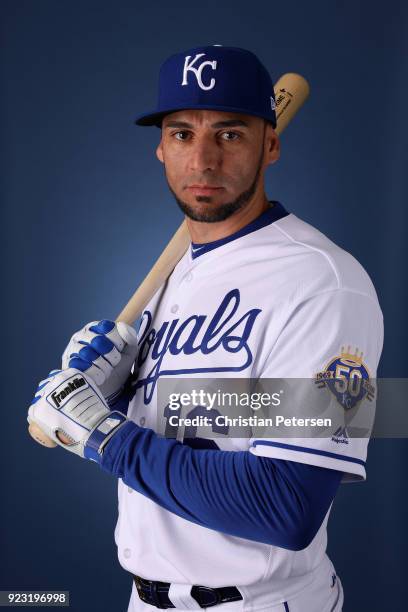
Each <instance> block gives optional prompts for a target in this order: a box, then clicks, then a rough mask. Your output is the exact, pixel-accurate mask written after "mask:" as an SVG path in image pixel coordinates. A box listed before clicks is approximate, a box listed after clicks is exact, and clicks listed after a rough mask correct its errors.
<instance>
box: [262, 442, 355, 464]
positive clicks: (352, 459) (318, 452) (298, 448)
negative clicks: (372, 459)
mask: <svg viewBox="0 0 408 612" xmlns="http://www.w3.org/2000/svg"><path fill="white" fill-rule="evenodd" d="M262 445H263V446H276V447H277V448H287V449H288V450H295V451H299V452H301V453H312V454H313V455H322V456H323V457H332V458H333V459H340V460H341V461H350V462H351V463H359V464H360V465H362V466H365V463H366V462H365V461H362V459H356V458H355V457H346V456H345V455H339V454H338V453H330V452H329V451H324V450H320V449H318V448H308V447H307V446H295V445H293V444H284V443H283V442H270V441H267V440H254V442H253V443H252V446H262Z"/></svg>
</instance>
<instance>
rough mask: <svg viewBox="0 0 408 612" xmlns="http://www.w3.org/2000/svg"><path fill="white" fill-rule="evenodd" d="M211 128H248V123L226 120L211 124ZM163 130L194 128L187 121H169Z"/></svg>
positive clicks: (238, 120) (240, 120)
mask: <svg viewBox="0 0 408 612" xmlns="http://www.w3.org/2000/svg"><path fill="white" fill-rule="evenodd" d="M211 127H212V128H215V129H220V128H230V127H248V123H247V122H246V121H243V120H242V119H228V120H226V121H217V123H213V124H212V125H211ZM165 128H185V129H192V128H194V125H193V124H192V123H188V121H169V122H168V123H167V124H166V125H165Z"/></svg>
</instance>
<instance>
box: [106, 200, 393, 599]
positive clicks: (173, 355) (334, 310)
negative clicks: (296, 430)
mask: <svg viewBox="0 0 408 612" xmlns="http://www.w3.org/2000/svg"><path fill="white" fill-rule="evenodd" d="M276 210H277V211H278V214H275V211H276ZM271 211H272V212H271ZM281 211H282V207H280V205H279V204H278V203H274V206H273V207H272V208H271V209H270V210H269V211H266V213H264V214H263V215H262V216H261V217H260V218H259V219H258V220H256V221H255V222H254V223H252V224H250V225H249V226H248V227H247V228H244V229H243V230H241V231H240V232H237V234H234V235H232V236H230V237H228V238H227V239H225V240H220V241H217V242H214V243H211V244H209V245H207V246H203V247H196V248H195V249H194V250H195V252H193V251H192V249H191V248H190V249H188V251H187V252H186V254H185V255H184V257H183V258H182V259H181V261H180V262H179V263H178V265H177V266H176V268H175V270H174V272H173V273H172V275H171V276H170V278H169V279H168V281H167V283H166V284H165V285H164V287H162V288H161V289H160V290H159V291H158V292H157V293H156V295H155V296H154V297H153V299H152V300H151V302H150V303H149V304H148V306H147V307H146V309H145V313H144V315H143V317H142V321H141V325H140V329H139V339H140V343H141V349H140V350H141V351H143V354H142V356H141V357H142V359H141V365H140V369H139V374H138V383H137V386H138V388H137V391H136V394H135V396H134V398H133V400H132V401H131V404H130V406H129V412H128V416H129V417H130V418H131V419H132V420H134V421H135V422H136V423H137V424H138V425H142V426H145V427H149V428H152V429H154V430H156V427H157V411H159V412H160V413H161V414H162V413H163V408H164V407H163V406H158V405H157V384H158V381H159V379H160V377H161V376H169V377H177V376H183V377H188V376H192V377H195V378H199V377H200V378H205V377H217V378H222V377H229V378H233V377H240V378H243V377H247V378H276V377H283V378H310V379H312V378H315V377H316V376H317V375H318V374H319V373H320V375H322V376H323V377H324V375H325V374H327V372H330V371H332V370H333V367H334V366H336V367H337V366H339V364H340V367H342V366H341V364H342V363H343V366H344V367H346V368H347V363H350V360H351V356H350V355H353V356H354V362H355V363H354V365H355V368H356V369H357V370H358V369H359V370H360V371H361V372H364V373H367V372H368V373H369V375H370V378H375V376H376V370H377V365H378V361H379V358H380V354H381V350H382V344H383V320H382V313H381V310H380V307H379V304H378V300H377V296H376V292H375V289H374V287H373V284H372V282H371V281H370V279H369V277H368V275H367V273H366V272H365V271H364V269H363V268H362V266H361V265H360V264H359V263H358V262H357V261H356V260H355V259H354V258H353V257H352V256H351V255H350V254H349V253H347V252H345V251H344V250H342V249H341V248H339V247H338V246H337V245H335V244H334V243H333V242H331V241H330V240H329V239H328V238H327V237H326V236H325V235H323V234H322V233H321V232H319V231H318V230H317V229H315V228H314V227H312V226H311V225H309V224H307V223H305V222H304V221H302V220H301V219H299V218H298V217H296V216H295V215H294V214H287V215H286V216H284V215H282V213H281ZM347 358H348V359H347ZM351 361H353V360H351ZM333 364H334V365H333ZM344 364H345V365H344ZM159 433H160V432H159ZM216 442H217V444H218V447H219V448H220V449H221V450H249V452H251V453H254V454H255V455H258V456H266V457H273V458H277V459H285V460H291V461H296V462H301V463H307V464H312V465H315V466H321V467H325V468H330V469H334V470H340V471H342V472H344V476H343V482H347V481H353V480H355V481H357V480H364V479H365V460H366V454H367V444H368V440H367V438H352V437H347V432H345V431H341V432H337V435H333V436H332V437H325V438H322V437H320V438H296V439H282V438H260V439H257V438H254V437H248V438H228V437H225V438H222V436H221V437H217V440H216ZM329 513H330V510H329V512H328V513H327V515H326V517H325V519H324V521H323V524H322V525H321V527H320V529H319V531H318V532H317V534H316V536H315V537H314V539H313V541H312V542H311V543H310V545H309V546H307V548H305V549H304V550H301V551H291V550H286V549H283V548H279V547H276V546H271V545H267V544H264V543H260V542H254V541H250V540H246V539H244V538H238V537H234V536H230V535H226V534H224V533H219V532H217V531H214V530H211V529H207V528H205V527H202V526H200V525H197V524H195V523H192V522H190V521H187V520H185V519H183V518H180V517H178V516H176V515H175V514H173V513H171V512H168V511H167V510H165V509H164V508H162V507H160V506H159V505H157V504H155V503H154V502H152V501H151V500H149V499H148V498H147V497H145V496H143V495H141V494H139V493H137V492H135V491H133V490H132V489H130V488H128V487H127V486H125V485H124V484H123V483H122V481H119V519H118V523H117V527H116V530H115V540H116V543H117V546H118V555H119V560H120V563H121V565H122V566H123V567H124V568H125V569H126V570H128V571H130V572H132V573H133V574H137V575H140V576H142V577H145V578H148V579H151V580H159V581H163V582H172V583H183V584H196V585H206V586H211V587H221V586H226V585H235V586H237V587H239V588H240V590H241V592H244V593H246V595H247V597H248V598H250V596H251V592H252V591H253V593H254V597H253V599H254V601H261V600H260V599H259V597H258V599H257V597H256V596H257V594H259V592H260V591H263V592H265V591H267V594H268V597H269V599H268V601H269V603H271V599H270V596H271V593H273V594H274V597H275V598H276V601H282V600H283V599H285V598H286V599H289V598H290V597H291V596H292V595H293V594H295V593H299V592H300V591H301V590H302V588H303V587H304V586H305V585H307V584H309V583H310V582H311V580H312V578H313V575H314V573H316V572H317V571H321V568H322V567H323V566H325V567H327V563H328V559H327V556H326V543H327V533H326V525H327V520H328V516H329ZM325 564H326V565H325ZM262 585H263V586H262ZM256 607H259V606H255V607H254V609H255V608H256ZM251 609H252V608H251Z"/></svg>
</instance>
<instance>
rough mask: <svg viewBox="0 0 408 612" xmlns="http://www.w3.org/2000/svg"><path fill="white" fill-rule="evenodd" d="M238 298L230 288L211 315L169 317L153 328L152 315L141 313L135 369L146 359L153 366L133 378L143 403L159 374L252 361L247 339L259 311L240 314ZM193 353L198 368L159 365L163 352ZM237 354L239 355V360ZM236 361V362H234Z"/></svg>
mask: <svg viewBox="0 0 408 612" xmlns="http://www.w3.org/2000/svg"><path fill="white" fill-rule="evenodd" d="M240 300H241V296H240V292H239V289H232V290H231V291H229V293H227V294H226V296H225V297H224V299H223V300H222V302H221V304H220V305H219V307H218V308H217V310H216V312H215V313H214V315H213V316H212V317H211V318H210V317H209V316H207V315H202V314H201V315H192V316H190V317H188V318H187V319H185V320H184V321H182V320H180V319H173V320H172V321H164V322H163V323H162V325H161V327H160V328H159V329H157V330H156V329H155V328H154V327H152V321H153V317H152V314H151V313H150V312H149V311H148V310H146V311H145V312H144V313H143V317H142V322H141V326H140V329H141V330H142V332H141V336H140V339H139V344H140V350H139V354H138V361H137V364H136V365H137V367H136V368H135V371H136V370H137V369H138V368H139V369H140V367H141V366H142V365H143V364H144V363H145V362H146V360H147V359H148V358H149V359H150V360H151V361H152V362H153V364H154V365H153V367H152V368H151V370H150V371H149V372H148V373H147V374H146V375H145V376H144V377H142V378H139V379H138V380H136V381H135V383H134V386H135V388H136V389H137V388H140V387H143V388H144V401H145V404H148V403H150V401H151V399H152V397H153V393H154V390H155V388H156V383H157V380H158V378H159V377H160V376H177V375H181V374H196V373H200V372H241V371H243V370H245V369H246V368H247V367H248V366H249V365H250V364H251V363H252V360H253V357H252V353H251V350H250V348H249V346H248V339H249V336H250V334H251V331H252V328H253V325H254V323H255V320H256V318H257V316H258V315H259V313H260V312H261V310H260V309H259V308H252V309H251V310H248V312H245V313H244V314H242V315H241V314H240V313H239V306H240ZM195 353H199V354H200V360H199V361H200V364H201V363H202V365H201V367H196V368H186V367H184V368H183V369H175V368H172V369H170V368H163V360H164V358H165V356H166V355H172V356H177V355H180V354H183V355H194V354H195ZM210 354H214V357H215V359H214V358H213V359H211V362H210V363H211V367H210V366H208V367H205V363H206V359H207V355H210ZM232 356H234V364H231V363H228V361H230V360H231V357H232ZM237 356H238V357H240V359H239V360H237ZM229 358H230V359H229ZM183 361H184V360H183ZM237 361H239V362H240V363H238V364H237ZM173 363H174V361H173ZM207 363H208V362H207ZM143 374H144V373H143Z"/></svg>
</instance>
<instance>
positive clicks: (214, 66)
mask: <svg viewBox="0 0 408 612" xmlns="http://www.w3.org/2000/svg"><path fill="white" fill-rule="evenodd" d="M200 57H205V53H197V55H196V56H195V58H194V59H193V60H192V61H191V62H190V63H189V60H190V59H191V55H187V56H186V59H185V61H184V69H183V82H182V83H181V84H182V85H188V72H190V71H191V72H193V74H195V77H196V79H197V83H198V85H199V87H200V88H201V89H204V91H208V90H209V89H212V88H213V87H214V85H215V78H214V77H212V79H211V81H210V83H209V85H204V83H203V80H202V76H201V75H202V72H203V69H204V68H205V67H206V66H210V67H211V68H212V69H213V70H216V69H217V60H213V61H212V62H211V61H209V60H206V61H205V62H201V64H200V65H199V66H198V68H195V67H194V64H195V63H196V62H197V61H198V60H199V59H200Z"/></svg>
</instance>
